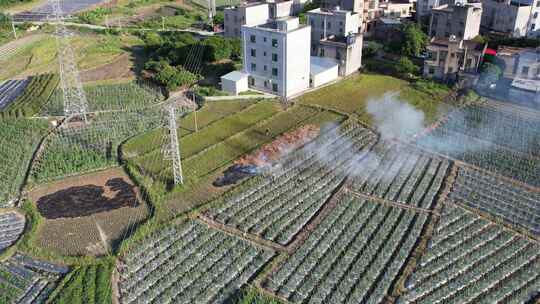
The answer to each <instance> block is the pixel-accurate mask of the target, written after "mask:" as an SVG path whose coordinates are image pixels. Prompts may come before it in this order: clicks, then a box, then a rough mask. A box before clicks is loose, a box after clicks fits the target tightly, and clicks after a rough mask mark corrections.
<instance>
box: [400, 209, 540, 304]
mask: <svg viewBox="0 0 540 304" xmlns="http://www.w3.org/2000/svg"><path fill="white" fill-rule="evenodd" d="M406 287H407V292H406V293H405V294H404V295H403V296H402V297H400V298H399V300H398V301H397V303H399V304H401V303H460V304H463V303H528V302H527V301H529V300H531V298H532V296H533V295H534V294H535V293H537V292H538V290H539V288H540V245H539V244H538V243H536V242H531V241H530V240H528V239H526V238H524V237H522V236H520V235H518V234H515V233H513V232H510V231H508V230H505V229H503V228H501V227H500V226H498V225H494V224H492V223H490V222H489V221H486V220H484V219H482V218H480V217H478V216H476V215H474V214H473V213H470V212H468V211H465V210H463V209H461V208H459V207H455V206H452V205H446V206H445V208H444V211H443V214H442V217H441V219H440V220H439V223H438V225H437V226H436V228H435V232H434V236H433V238H432V239H431V241H430V242H429V246H428V249H427V252H426V254H425V255H424V256H423V257H422V259H421V260H420V263H419V265H418V267H417V268H416V271H415V272H414V273H413V274H412V275H411V276H410V277H409V279H408V281H407V283H406Z"/></svg>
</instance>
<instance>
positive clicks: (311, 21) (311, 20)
mask: <svg viewBox="0 0 540 304" xmlns="http://www.w3.org/2000/svg"><path fill="white" fill-rule="evenodd" d="M538 3H540V2H538ZM309 24H310V25H311V26H314V25H315V22H313V19H310V20H309Z"/></svg>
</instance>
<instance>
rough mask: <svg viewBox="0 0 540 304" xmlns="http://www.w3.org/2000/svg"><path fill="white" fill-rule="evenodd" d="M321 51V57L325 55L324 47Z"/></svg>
mask: <svg viewBox="0 0 540 304" xmlns="http://www.w3.org/2000/svg"><path fill="white" fill-rule="evenodd" d="M320 53H321V55H320V56H321V57H324V49H321V52H320Z"/></svg>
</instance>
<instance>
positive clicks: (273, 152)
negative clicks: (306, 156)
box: [235, 125, 321, 167]
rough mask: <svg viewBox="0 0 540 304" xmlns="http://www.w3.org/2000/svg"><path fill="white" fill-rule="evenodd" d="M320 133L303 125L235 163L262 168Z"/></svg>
mask: <svg viewBox="0 0 540 304" xmlns="http://www.w3.org/2000/svg"><path fill="white" fill-rule="evenodd" d="M320 132H321V130H320V128H319V127H318V126H315V125H305V126H303V127H300V128H298V129H296V130H294V131H291V132H288V133H285V134H283V135H282V136H280V137H278V138H276V139H275V140H274V141H273V142H271V143H269V144H266V145H264V146H263V147H262V148H260V149H259V150H257V151H255V152H254V153H252V154H250V155H247V156H244V157H242V158H241V159H239V160H237V161H236V162H235V164H236V165H239V166H250V165H254V166H257V167H264V166H267V165H270V164H271V163H273V162H275V161H277V160H279V159H280V158H281V157H283V156H284V155H286V154H288V153H289V152H290V151H293V150H295V149H297V148H299V147H301V146H303V145H304V144H306V143H308V142H310V141H311V140H313V139H314V138H316V137H317V136H319V133H320Z"/></svg>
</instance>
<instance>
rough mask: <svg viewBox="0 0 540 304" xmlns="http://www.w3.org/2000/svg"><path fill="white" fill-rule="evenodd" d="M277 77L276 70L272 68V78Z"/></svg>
mask: <svg viewBox="0 0 540 304" xmlns="http://www.w3.org/2000/svg"><path fill="white" fill-rule="evenodd" d="M277 75H278V70H277V68H272V76H277Z"/></svg>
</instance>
